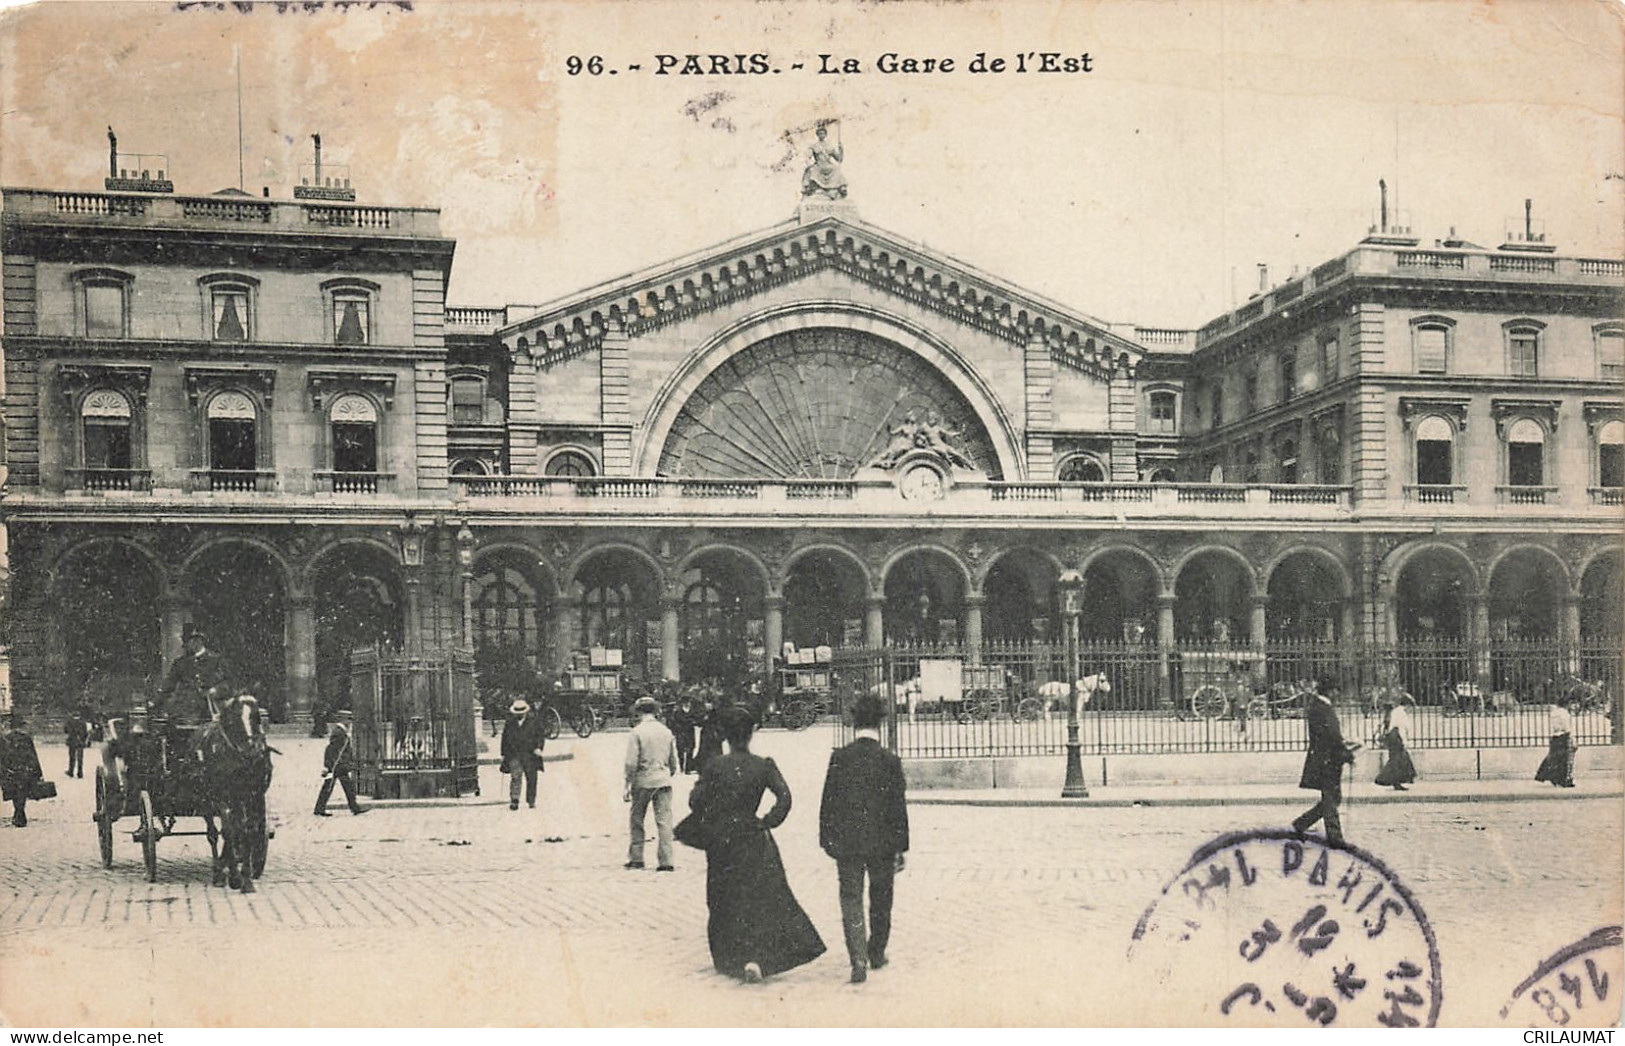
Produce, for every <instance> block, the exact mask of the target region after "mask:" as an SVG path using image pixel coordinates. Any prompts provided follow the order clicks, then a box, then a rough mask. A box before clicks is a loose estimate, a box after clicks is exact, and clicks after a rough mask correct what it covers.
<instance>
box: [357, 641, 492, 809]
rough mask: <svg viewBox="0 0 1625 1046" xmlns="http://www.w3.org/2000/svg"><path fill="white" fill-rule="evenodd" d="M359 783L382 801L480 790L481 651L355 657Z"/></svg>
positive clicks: (360, 652) (368, 651)
mask: <svg viewBox="0 0 1625 1046" xmlns="http://www.w3.org/2000/svg"><path fill="white" fill-rule="evenodd" d="M350 695H351V705H352V707H353V709H354V712H355V754H356V763H357V766H358V768H359V773H358V775H357V777H358V779H357V782H356V783H357V786H358V787H359V788H360V790H361V791H363V792H366V793H367V794H368V795H371V796H372V797H373V798H375V799H406V798H418V797H426V796H459V795H466V794H470V793H472V794H475V795H478V794H479V752H478V750H477V748H476V744H477V742H476V740H475V736H474V655H473V654H472V653H470V652H469V651H466V650H455V651H449V652H436V653H432V654H403V653H396V652H387V651H380V650H378V649H377V648H369V649H362V650H356V651H354V652H353V653H352V654H351V655H350Z"/></svg>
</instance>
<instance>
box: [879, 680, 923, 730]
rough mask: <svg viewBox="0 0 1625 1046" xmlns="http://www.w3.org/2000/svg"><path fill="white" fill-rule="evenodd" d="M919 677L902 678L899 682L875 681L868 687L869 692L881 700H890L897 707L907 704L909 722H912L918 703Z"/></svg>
mask: <svg viewBox="0 0 1625 1046" xmlns="http://www.w3.org/2000/svg"><path fill="white" fill-rule="evenodd" d="M920 691H921V687H920V677H919V676H915V677H914V678H913V679H907V680H904V681H903V682H901V683H876V684H875V685H874V686H872V687H870V688H869V693H870V694H871V695H873V696H875V697H878V698H880V699H881V700H882V701H885V700H888V699H889V700H891V701H893V702H895V703H896V705H897V707H898V708H902V707H903V706H904V705H907V706H908V719H909V722H911V723H912V722H914V716H915V709H916V708H918V707H919V703H920Z"/></svg>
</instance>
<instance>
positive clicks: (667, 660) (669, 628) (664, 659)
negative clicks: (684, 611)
mask: <svg viewBox="0 0 1625 1046" xmlns="http://www.w3.org/2000/svg"><path fill="white" fill-rule="evenodd" d="M682 664H683V662H682V651H681V650H680V648H679V646H678V635H677V600H675V599H666V600H662V601H661V603H660V676H661V678H662V679H669V680H673V681H675V680H677V679H678V678H679V676H680V675H681V673H682Z"/></svg>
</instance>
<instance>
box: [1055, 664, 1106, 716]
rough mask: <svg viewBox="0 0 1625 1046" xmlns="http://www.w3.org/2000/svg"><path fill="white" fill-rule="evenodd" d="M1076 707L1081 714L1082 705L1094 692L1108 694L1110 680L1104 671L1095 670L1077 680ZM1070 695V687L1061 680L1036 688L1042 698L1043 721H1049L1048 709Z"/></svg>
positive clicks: (1086, 702) (1087, 701)
mask: <svg viewBox="0 0 1625 1046" xmlns="http://www.w3.org/2000/svg"><path fill="white" fill-rule="evenodd" d="M1077 688H1078V690H1077V693H1078V707H1077V714H1078V715H1083V706H1084V705H1086V704H1088V703H1089V699H1090V698H1092V697H1094V696H1095V695H1096V694H1109V693H1111V690H1112V683H1111V680H1109V679H1107V678H1106V673H1104V672H1096V673H1095V674H1094V675H1088V676H1084V677H1083V678H1082V679H1080V680H1078V682H1077ZM1071 695H1072V688H1071V687H1069V686H1067V685H1066V683H1064V682H1062V681H1061V680H1058V679H1057V680H1054V681H1052V682H1049V683H1045V684H1043V685H1042V686H1040V687H1039V688H1038V696H1039V697H1041V698H1043V699H1044V722H1046V723H1047V722H1049V714H1050V709H1052V708H1053V707H1054V706H1055V705H1056V704H1058V703H1059V702H1061V701H1064V700H1066V699H1067V698H1068V697H1070V696H1071Z"/></svg>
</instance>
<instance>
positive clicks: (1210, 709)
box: [1191, 683, 1230, 719]
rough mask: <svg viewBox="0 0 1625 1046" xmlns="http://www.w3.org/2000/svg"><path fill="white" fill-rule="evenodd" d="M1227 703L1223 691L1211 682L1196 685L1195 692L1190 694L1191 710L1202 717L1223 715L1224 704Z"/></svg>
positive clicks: (1210, 717) (1213, 717) (1211, 717)
mask: <svg viewBox="0 0 1625 1046" xmlns="http://www.w3.org/2000/svg"><path fill="white" fill-rule="evenodd" d="M1229 703H1230V702H1229V701H1227V700H1225V696H1224V691H1223V690H1220V689H1219V688H1218V687H1216V686H1214V685H1212V684H1211V683H1210V684H1208V685H1207V686H1204V687H1198V688H1197V691H1196V693H1194V694H1192V695H1191V711H1192V712H1195V713H1196V714H1197V715H1198V716H1200V717H1201V718H1203V719H1218V718H1219V717H1220V716H1222V715H1224V712H1225V706H1226V705H1228V704H1229Z"/></svg>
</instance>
